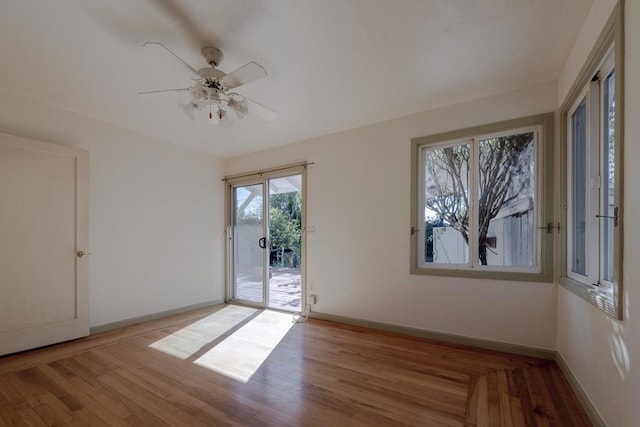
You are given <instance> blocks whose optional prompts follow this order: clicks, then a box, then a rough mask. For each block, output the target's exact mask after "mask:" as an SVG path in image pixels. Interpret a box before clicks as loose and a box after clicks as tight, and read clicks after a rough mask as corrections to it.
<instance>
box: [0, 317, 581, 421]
mask: <svg viewBox="0 0 640 427" xmlns="http://www.w3.org/2000/svg"><path fill="white" fill-rule="evenodd" d="M223 307H224V306H216V307H210V308H207V309H201V310H197V311H193V312H190V313H184V314H180V315H176V316H171V317H168V318H165V319H162V320H157V321H153V322H148V323H144V324H141V325H136V326H133V327H129V328H124V329H120V330H117V331H112V332H108V333H105V334H100V335H95V336H92V337H89V338H85V339H81V340H77V341H73V342H69V343H64V344H59V345H55V346H51V347H48V348H45V349H39V350H34V351H29V352H24V353H20V354H16V355H11V356H5V357H2V358H0V426H5V425H7V426H9V425H34V426H45V425H91V426H94V425H95V426H128V425H149V426H163V425H171V426H180V425H189V426H211V425H240V426H245V425H273V426H299V425H309V426H391V425H398V426H451V427H454V426H463V427H466V426H499V427H518V426H541V427H542V426H561V427H568V426H580V427H582V426H589V425H590V423H589V421H588V419H587V417H586V415H585V413H584V411H583V410H582V408H581V407H580V405H579V403H578V402H577V400H576V398H575V396H574V395H573V393H572V391H571V389H570V388H569V385H568V384H567V382H566V380H565V379H564V378H563V376H562V374H561V372H560V370H559V368H558V367H557V365H556V364H555V362H552V361H548V360H541V359H536V358H531V357H524V356H518V355H512V354H506V353H499V352H493V351H487V350H478V349H473V348H469V347H464V346H459V345H453V344H446V343H439V342H435V341H429V340H425V339H421V338H415V337H408V336H403V335H398V334H392V333H386V332H379V331H374V330H370V329H365V328H360V327H354V326H347V325H341V324H337V323H330V322H324V321H319V320H308V321H307V322H304V323H300V324H295V325H293V326H292V328H291V329H290V330H289V332H288V333H287V335H286V336H285V337H284V338H283V339H282V340H281V341H280V343H279V344H278V345H277V347H276V348H275V349H274V350H273V351H272V352H271V353H270V355H269V357H268V358H267V359H266V361H265V362H264V363H263V364H262V365H261V366H260V368H259V369H258V370H257V371H256V372H255V373H254V374H253V376H252V377H251V379H250V380H249V381H248V382H246V383H243V382H240V381H236V380H234V379H231V378H228V377H226V376H224V375H222V374H220V373H216V372H214V371H212V370H209V369H206V368H205V367H202V366H199V365H197V364H196V363H194V361H193V360H192V359H193V358H188V357H187V358H185V359H181V358H179V357H175V356H171V355H170V354H167V353H164V352H161V351H158V350H157V349H155V348H151V347H149V345H150V344H153V343H155V342H158V340H160V339H162V338H165V337H167V336H169V335H171V334H173V333H175V332H177V331H179V330H184V328H185V327H188V325H191V324H193V323H195V322H197V321H199V320H201V319H203V318H205V317H207V316H210V315H211V314H212V313H215V312H217V311H218V310H221V309H222V308H223ZM253 318H254V317H249V318H247V319H244V320H243V321H242V322H240V323H239V324H238V325H236V326H235V327H234V329H232V330H230V331H228V332H227V334H226V335H223V336H221V337H219V338H217V339H216V340H215V341H213V342H212V343H211V344H212V345H215V344H216V343H218V342H219V341H220V340H223V339H224V338H225V337H227V336H230V335H231V334H232V333H233V332H234V331H235V330H238V328H241V327H242V326H243V325H244V324H246V323H247V322H251V321H252V319H253ZM243 322H244V323H243ZM209 347H211V345H209V346H207V349H208V348H209ZM239 351H240V353H239V354H241V349H239Z"/></svg>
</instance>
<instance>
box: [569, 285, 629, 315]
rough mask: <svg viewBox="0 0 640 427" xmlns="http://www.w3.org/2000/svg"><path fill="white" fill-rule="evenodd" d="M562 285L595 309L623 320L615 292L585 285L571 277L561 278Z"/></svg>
mask: <svg viewBox="0 0 640 427" xmlns="http://www.w3.org/2000/svg"><path fill="white" fill-rule="evenodd" d="M560 285H562V286H563V287H564V288H565V289H567V290H568V291H569V292H572V293H574V294H575V295H577V296H579V297H580V298H582V299H583V300H585V301H587V302H588V303H590V304H591V305H593V306H594V307H596V308H598V309H600V310H602V311H604V312H605V313H607V314H608V315H609V316H611V317H613V318H615V319H618V320H622V317H621V313H620V312H619V310H618V309H617V308H616V303H615V298H614V294H613V290H611V289H606V288H600V287H597V286H592V285H585V284H583V283H580V282H578V281H576V280H573V279H571V278H569V277H561V278H560Z"/></svg>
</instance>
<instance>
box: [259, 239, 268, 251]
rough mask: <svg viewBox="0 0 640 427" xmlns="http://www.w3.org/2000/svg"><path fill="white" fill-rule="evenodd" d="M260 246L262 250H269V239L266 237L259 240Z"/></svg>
mask: <svg viewBox="0 0 640 427" xmlns="http://www.w3.org/2000/svg"><path fill="white" fill-rule="evenodd" d="M258 246H260V247H261V248H262V249H266V248H267V238H266V237H261V238H260V239H258Z"/></svg>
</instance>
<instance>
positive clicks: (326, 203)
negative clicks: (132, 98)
mask: <svg viewBox="0 0 640 427" xmlns="http://www.w3.org/2000/svg"><path fill="white" fill-rule="evenodd" d="M556 99H557V85H556V84H555V83H546V84H541V85H538V86H535V87H531V88H527V89H524V90H519V91H515V92H509V93H505V94H501V95H497V96H492V97H487V98H482V99H478V100H475V101H472V102H467V103H464V104H458V105H452V106H449V107H446V108H441V109H437V110H431V111H428V112H424V113H420V114H416V115H412V116H407V117H403V118H400V119H395V120H391V121H387V122H382V123H378V124H375V125H371V126H366V127H362V128H359V129H355V130H350V131H345V132H340V133H336V134H332V135H328V136H323V137H320V138H316V139H312V140H308V141H303V142H299V143H296V144H292V145H287V146H284V147H281V148H277V149H273V150H269V151H265V152H260V153H255V154H251V155H247V156H243V157H238V158H233V159H229V160H228V161H227V163H226V169H227V173H229V174H231V173H239V172H246V171H251V170H255V169H260V168H266V167H272V166H278V165H283V164H287V163H293V162H297V161H305V160H306V161H311V162H315V164H314V165H312V166H310V167H309V168H308V179H307V196H308V205H307V213H308V219H307V221H308V222H307V223H308V225H310V226H314V227H315V234H314V235H309V236H308V237H309V238H308V257H307V260H308V265H307V267H308V268H307V273H308V274H307V282H308V284H310V283H313V284H314V286H315V291H314V293H316V294H317V296H318V303H317V305H316V306H314V310H315V311H318V312H323V313H330V314H336V315H342V316H349V317H354V318H358V319H365V320H373V321H378V322H385V323H391V324H395V325H402V326H410V327H415V328H422V329H425V330H431V331H438V332H445V333H450V334H458V335H464V336H469V337H475V338H482V339H489V340H495V341H502V342H506V343H514V344H521V345H527V346H533V347H540V348H547V349H553V348H555V333H556V331H555V322H556V286H555V285H554V284H552V283H546V284H545V283H523V282H511V281H500V280H473V279H458V278H444V277H436V276H421V275H411V274H409V266H410V259H409V249H410V247H409V238H410V236H409V227H410V225H411V224H410V223H409V217H410V180H411V176H410V167H411V153H410V149H411V138H414V137H419V136H425V135H430V134H436V133H440V132H445V131H451V130H455V129H460V128H465V127H469V126H476V125H482V124H487V123H492V122H496V121H500V120H506V119H511V118H517V117H522V116H527V115H532V114H538V113H545V112H549V111H554V110H555V109H556ZM318 119H319V120H321V118H318Z"/></svg>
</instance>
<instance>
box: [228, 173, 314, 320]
mask: <svg viewBox="0 0 640 427" xmlns="http://www.w3.org/2000/svg"><path fill="white" fill-rule="evenodd" d="M310 164H312V163H307V162H302V163H294V164H288V165H283V166H280V167H275V168H270V169H262V170H258V171H253V172H247V173H242V174H235V175H229V176H226V177H225V178H224V179H223V181H225V183H226V189H225V230H224V241H225V243H224V246H225V251H224V252H225V269H224V270H225V273H224V276H225V281H224V283H225V289H224V290H225V295H224V300H225V302H227V303H230V302H234V303H239V304H243V305H250V306H255V307H261V308H268V304H269V295H268V294H269V292H268V285H269V283H268V277H269V273H268V271H269V251H264V257H265V258H264V259H265V262H264V269H263V279H262V280H263V294H264V297H263V300H264V301H263V303H262V304H259V303H255V302H253V301H245V300H240V299H234V298H233V293H234V289H233V286H234V276H235V275H234V265H233V264H234V258H233V257H234V248H233V229H232V227H233V216H234V195H233V189H234V188H235V187H238V186H244V185H252V184H253V185H255V184H260V183H261V184H263V189H264V190H263V191H264V192H265V193H266V197H265V198H264V201H263V212H264V224H263V227H264V230H265V232H266V234H268V230H269V210H268V209H269V197H268V196H269V180H270V179H273V178H283V177H287V176H291V175H300V176H301V180H302V183H301V188H300V191H301V193H302V224H301V231H300V232H301V234H302V235H301V255H300V261H301V262H300V263H301V267H300V276H301V277H300V292H301V296H300V297H301V304H300V306H301V310H302V311H304V310H305V309H306V307H307V274H306V271H307V236H306V234H307V233H306V230H307V166H308V165H310ZM266 237H268V236H266ZM267 243H268V242H267Z"/></svg>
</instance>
